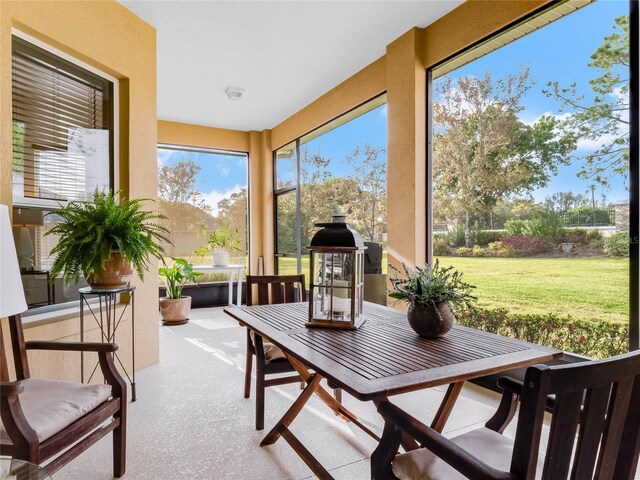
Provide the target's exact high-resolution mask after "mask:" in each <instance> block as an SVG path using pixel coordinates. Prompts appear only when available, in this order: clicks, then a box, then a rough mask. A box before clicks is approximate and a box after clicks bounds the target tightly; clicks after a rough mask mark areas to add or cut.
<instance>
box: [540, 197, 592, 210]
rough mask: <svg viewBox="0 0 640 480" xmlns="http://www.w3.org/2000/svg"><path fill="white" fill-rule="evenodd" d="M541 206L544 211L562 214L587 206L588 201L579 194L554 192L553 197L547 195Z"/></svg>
mask: <svg viewBox="0 0 640 480" xmlns="http://www.w3.org/2000/svg"><path fill="white" fill-rule="evenodd" d="M542 205H543V206H544V208H545V210H548V211H550V212H555V213H559V214H563V213H566V212H568V211H569V210H572V209H574V208H578V207H584V206H588V205H589V199H588V198H587V197H586V196H585V195H582V194H581V193H578V194H575V193H573V192H556V193H554V194H553V195H547V196H546V197H545V199H544V202H543V203H542Z"/></svg>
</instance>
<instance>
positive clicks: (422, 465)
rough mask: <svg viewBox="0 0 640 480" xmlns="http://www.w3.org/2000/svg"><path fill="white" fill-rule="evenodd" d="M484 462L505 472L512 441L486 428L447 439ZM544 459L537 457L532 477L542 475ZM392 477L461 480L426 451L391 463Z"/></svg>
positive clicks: (402, 455) (410, 453)
mask: <svg viewBox="0 0 640 480" xmlns="http://www.w3.org/2000/svg"><path fill="white" fill-rule="evenodd" d="M450 440H451V441H452V442H453V443H455V444H456V445H458V446H459V447H461V448H462V449H463V450H466V451H467V452H468V453H470V454H472V455H473V456H475V457H476V458H478V459H479V460H481V461H483V462H484V463H486V464H488V465H490V466H492V467H493V468H497V469H499V470H503V471H506V472H508V471H509V468H510V466H511V453H512V451H513V440H512V439H510V438H509V437H505V436H504V435H500V434H499V433H497V432H494V431H493V430H490V429H488V428H484V427H483V428H478V429H477V430H473V431H471V432H467V433H463V434H462V435H458V436H457V437H453V438H451V439H450ZM543 462H544V456H543V455H540V456H539V458H538V469H537V472H536V478H540V475H541V474H542V464H543ZM392 469H393V474H394V475H395V476H396V477H398V478H399V479H400V480H464V479H466V478H467V477H465V476H464V475H462V474H461V473H460V472H458V471H457V470H456V469H454V468H453V467H451V466H450V465H449V464H448V463H446V462H445V461H444V460H441V459H440V458H438V457H436V456H435V455H434V454H433V453H431V452H430V451H429V450H427V449H426V448H419V449H417V450H411V451H410V452H407V453H402V454H400V455H398V456H397V457H396V458H395V459H394V460H393V465H392Z"/></svg>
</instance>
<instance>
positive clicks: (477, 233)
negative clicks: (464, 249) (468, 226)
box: [473, 230, 504, 247]
mask: <svg viewBox="0 0 640 480" xmlns="http://www.w3.org/2000/svg"><path fill="white" fill-rule="evenodd" d="M503 234H504V233H503V232H501V231H496V230H474V231H473V244H474V245H481V246H483V247H486V246H487V245H489V244H490V243H492V242H498V241H500V238H502V235H503Z"/></svg>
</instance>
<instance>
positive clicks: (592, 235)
mask: <svg viewBox="0 0 640 480" xmlns="http://www.w3.org/2000/svg"><path fill="white" fill-rule="evenodd" d="M602 238H603V237H602V233H601V232H600V230H589V231H588V232H587V240H589V242H590V243H593V242H600V241H602Z"/></svg>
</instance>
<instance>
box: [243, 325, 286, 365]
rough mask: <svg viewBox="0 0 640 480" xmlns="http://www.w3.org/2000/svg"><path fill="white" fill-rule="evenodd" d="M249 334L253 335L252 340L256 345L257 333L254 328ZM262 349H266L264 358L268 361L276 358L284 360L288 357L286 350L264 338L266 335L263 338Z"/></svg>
mask: <svg viewBox="0 0 640 480" xmlns="http://www.w3.org/2000/svg"><path fill="white" fill-rule="evenodd" d="M249 334H250V335H251V341H252V342H253V344H254V345H255V334H254V333H253V330H252V331H250V332H249ZM262 350H263V351H264V359H265V360H266V361H267V362H272V361H274V360H284V359H286V358H287V357H285V355H284V352H283V351H282V350H281V349H280V347H277V346H276V345H274V344H273V343H271V342H268V341H267V340H265V339H264V337H263V338H262Z"/></svg>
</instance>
